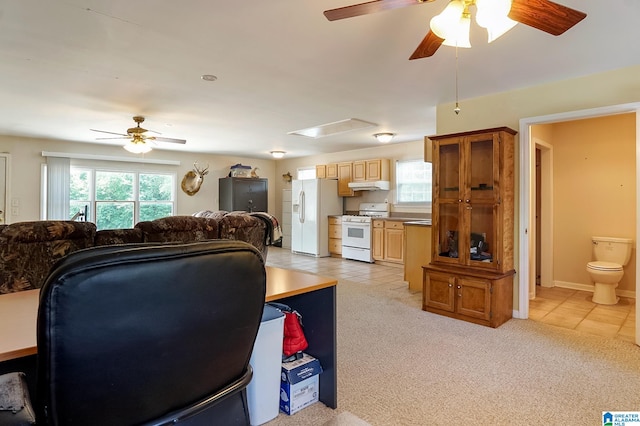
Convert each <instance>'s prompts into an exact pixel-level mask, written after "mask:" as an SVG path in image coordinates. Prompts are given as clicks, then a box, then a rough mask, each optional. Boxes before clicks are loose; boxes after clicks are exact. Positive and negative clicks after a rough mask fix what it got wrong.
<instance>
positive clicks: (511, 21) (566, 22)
mask: <svg viewBox="0 0 640 426" xmlns="http://www.w3.org/2000/svg"><path fill="white" fill-rule="evenodd" d="M433 1H435V0H375V1H369V2H367V3H361V4H356V5H352V6H345V7H340V8H337V9H331V10H326V11H325V12H324V15H325V16H326V17H327V19H328V20H329V21H335V20H339V19H345V18H351V17H354V16H360V15H368V14H370V13H375V12H381V11H384V10H390V9H397V8H401V7H405V6H412V5H415V4H420V3H431V2H433ZM470 6H475V7H476V9H477V13H476V21H478V23H479V24H480V25H482V26H485V24H483V23H481V22H484V23H486V25H489V26H486V28H487V29H488V31H489V41H492V40H495V39H496V38H497V37H499V36H500V35H501V34H503V33H504V32H506V31H507V30H509V29H510V28H511V27H512V26H513V25H515V24H516V23H518V22H519V23H521V24H525V25H528V26H530V27H533V28H536V29H538V30H541V31H544V32H546V33H549V34H552V35H556V36H557V35H560V34H562V33H564V32H565V31H567V30H568V29H569V28H571V27H573V26H574V25H576V24H577V23H578V22H580V21H582V20H583V19H584V18H585V17H586V16H587V14H586V13H583V12H580V11H578V10H575V9H571V8H569V7H566V6H563V5H561V4H558V3H554V2H552V1H550V0H452V1H450V2H449V4H448V5H447V7H446V8H445V10H444V11H443V13H441V14H440V15H438V16H436V17H434V19H432V21H431V29H430V30H429V32H428V33H427V35H426V36H425V37H424V39H423V40H422V42H421V43H420V45H419V46H418V48H417V49H416V50H415V52H413V54H412V55H411V57H410V58H409V59H420V58H426V57H429V56H432V55H433V54H434V53H435V52H436V51H437V50H438V48H439V47H440V46H441V45H442V44H447V45H452V46H456V45H457V46H459V47H470V45H463V44H464V43H466V44H468V25H469V23H470V12H469V7H470ZM494 18H495V19H494ZM434 21H435V22H434ZM489 21H491V22H489ZM465 25H466V35H467V41H462V42H461V41H460V40H461V39H460V38H459V37H457V36H456V35H455V34H454V35H452V34H453V33H457V32H458V29H459V28H460V27H462V28H463V31H464V27H465ZM449 29H451V30H452V31H449V32H448V33H447V30H449ZM492 33H493V34H492ZM454 38H455V40H454Z"/></svg>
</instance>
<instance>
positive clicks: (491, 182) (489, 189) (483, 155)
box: [469, 136, 498, 201]
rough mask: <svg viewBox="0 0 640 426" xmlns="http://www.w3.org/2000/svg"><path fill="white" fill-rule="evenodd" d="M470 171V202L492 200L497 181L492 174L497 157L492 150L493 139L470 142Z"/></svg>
mask: <svg viewBox="0 0 640 426" xmlns="http://www.w3.org/2000/svg"><path fill="white" fill-rule="evenodd" d="M470 151H471V152H470V166H471V167H470V169H471V176H470V178H471V181H470V182H469V187H470V189H471V200H472V201H473V200H487V199H493V198H494V193H495V190H496V189H497V188H494V186H495V185H496V182H497V180H496V179H495V178H496V176H495V174H494V165H495V164H498V163H497V162H496V160H497V158H494V157H495V156H497V155H498V152H497V150H496V149H494V143H493V138H492V137H491V136H489V137H488V138H486V137H485V138H483V139H480V140H473V139H472V140H471V141H470Z"/></svg>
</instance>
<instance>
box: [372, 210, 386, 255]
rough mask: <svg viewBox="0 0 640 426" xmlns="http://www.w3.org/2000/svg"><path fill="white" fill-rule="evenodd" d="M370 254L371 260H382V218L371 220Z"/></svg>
mask: <svg viewBox="0 0 640 426" xmlns="http://www.w3.org/2000/svg"><path fill="white" fill-rule="evenodd" d="M371 226H372V231H371V233H372V234H371V256H372V257H373V260H384V220H378V219H374V220H373V221H372V222H371Z"/></svg>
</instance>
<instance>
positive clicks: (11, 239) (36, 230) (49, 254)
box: [0, 220, 96, 294]
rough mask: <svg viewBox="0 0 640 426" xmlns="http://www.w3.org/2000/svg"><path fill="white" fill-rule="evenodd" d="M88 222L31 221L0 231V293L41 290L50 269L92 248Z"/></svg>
mask: <svg viewBox="0 0 640 426" xmlns="http://www.w3.org/2000/svg"><path fill="white" fill-rule="evenodd" d="M95 234H96V225H95V224H94V223H91V222H73V221H52V220H43V221H34V222H17V223H12V224H9V225H7V226H5V227H4V228H2V230H0V294H1V293H11V292H15V291H21V290H30V289H34V288H40V287H42V284H43V283H44V279H45V278H46V277H47V275H48V274H49V270H50V269H51V266H53V264H54V263H56V261H58V260H59V259H61V258H62V257H64V256H66V255H67V254H69V253H71V252H74V251H76V250H80V249H84V248H87V247H91V246H93V240H94V238H95Z"/></svg>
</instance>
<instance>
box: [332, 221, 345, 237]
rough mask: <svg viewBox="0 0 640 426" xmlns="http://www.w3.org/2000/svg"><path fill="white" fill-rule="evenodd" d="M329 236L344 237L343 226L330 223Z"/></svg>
mask: <svg viewBox="0 0 640 426" xmlns="http://www.w3.org/2000/svg"><path fill="white" fill-rule="evenodd" d="M329 238H342V226H340V225H331V224H330V225H329Z"/></svg>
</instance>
